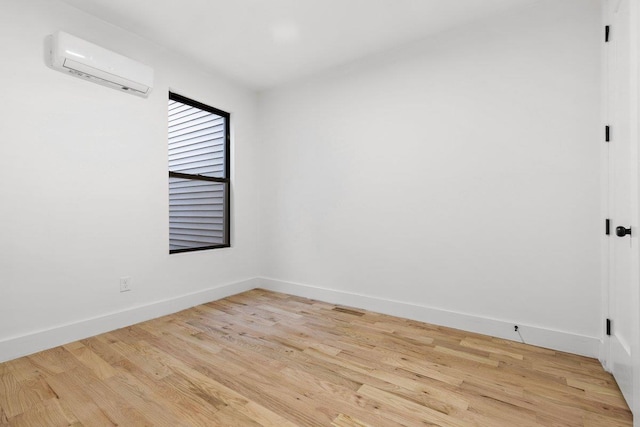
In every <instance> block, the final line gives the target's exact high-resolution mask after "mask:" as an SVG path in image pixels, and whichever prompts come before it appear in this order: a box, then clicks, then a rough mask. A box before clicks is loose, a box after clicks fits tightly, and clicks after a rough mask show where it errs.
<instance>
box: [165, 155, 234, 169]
mask: <svg viewBox="0 0 640 427" xmlns="http://www.w3.org/2000/svg"><path fill="white" fill-rule="evenodd" d="M199 162H204V164H205V165H206V164H210V165H214V166H217V165H221V164H223V162H224V159H223V156H220V155H216V154H214V153H203V154H193V155H185V156H182V157H179V158H174V159H169V166H170V167H172V166H181V165H191V164H195V163H199Z"/></svg>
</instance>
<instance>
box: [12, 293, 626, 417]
mask: <svg viewBox="0 0 640 427" xmlns="http://www.w3.org/2000/svg"><path fill="white" fill-rule="evenodd" d="M83 425H84V426H102V425H105V426H115V425H118V426H135V427H137V426H223V427H227V426H270V427H295V426H309V427H312V426H313V427H315V426H334V427H372V426H376V427H379V426H440V427H447V426H449V427H458V426H490V427H503V426H504V427H514V426H517V427H537V426H546V427H551V426H564V427H572V426H576V427H578V426H581V427H596V426H597V427H607V426H612V427H630V426H632V417H631V413H630V411H629V408H628V407H627V406H626V404H625V402H624V399H623V398H622V395H621V393H620V390H619V389H618V387H617V385H616V383H615V381H614V380H613V378H612V376H611V375H610V374H608V373H607V372H605V371H604V370H603V369H602V367H601V366H600V363H599V362H598V361H597V360H595V359H589V358H586V357H582V356H576V355H572V354H567V353H562V352H557V351H553V350H549V349H543V348H540V347H534V346H530V345H527V344H523V343H520V342H514V341H508V340H504V339H498V338H492V337H488V336H483V335H479V334H474V333H469V332H464V331H460V330H455V329H449V328H445V327H442V326H436V325H430V324H426V323H421V322H417V321H413V320H407V319H402V318H398V317H392V316H387V315H383V314H380V313H374V312H369V311H366V310H361V309H356V308H351V307H345V306H341V305H334V304H329V303H326V302H322V301H316V300H310V299H305V298H301V297H296V296H291V295H286V294H282V293H275V292H270V291H266V290H262V289H256V290H253V291H249V292H245V293H242V294H239V295H234V296H231V297H229V298H225V299H222V300H219V301H214V302H211V303H208V304H204V305H201V306H198V307H194V308H191V309H189V310H184V311H181V312H179V313H175V314H173V315H170V316H165V317H162V318H159V319H154V320H151V321H148V322H144V323H141V324H138V325H134V326H131V327H127V328H123V329H119V330H117V331H112V332H109V333H106V334H102V335H99V336H95V337H92V338H88V339H84V340H81V341H78V342H74V343H69V344H66V345H65V346H62V347H56V348H54V349H50V350H46V351H44V352H40V353H36V354H33V355H30V356H27V357H24V358H20V359H16V360H12V361H9V362H6V363H2V364H0V427H9V426H11V427H15V426H34V427H50V426H76V427H79V426H83Z"/></svg>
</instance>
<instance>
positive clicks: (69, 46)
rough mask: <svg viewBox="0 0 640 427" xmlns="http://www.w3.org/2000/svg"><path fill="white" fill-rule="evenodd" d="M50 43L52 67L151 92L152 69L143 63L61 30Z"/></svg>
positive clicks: (126, 88) (124, 88) (135, 91)
mask: <svg viewBox="0 0 640 427" xmlns="http://www.w3.org/2000/svg"><path fill="white" fill-rule="evenodd" d="M50 43H51V57H50V61H51V63H50V65H51V67H52V68H54V69H56V70H59V71H64V72H67V73H69V74H71V75H74V76H76V77H80V78H83V79H85V80H88V81H92V82H95V83H99V84H102V85H106V86H109V87H113V88H116V89H119V90H122V91H125V92H128V93H131V94H134V95H139V96H143V97H146V96H147V95H148V94H149V92H151V88H152V87H153V69H152V68H151V67H149V66H147V65H145V64H142V63H140V62H137V61H134V60H133V59H130V58H127V57H126V56H124V55H120V54H119V53H116V52H112V51H110V50H108V49H105V48H103V47H100V46H98V45H95V44H93V43H91V42H88V41H86V40H82V39H80V38H78V37H75V36H72V35H71V34H68V33H65V32H63V31H58V32H57V33H55V34H53V35H52V36H51V42H50Z"/></svg>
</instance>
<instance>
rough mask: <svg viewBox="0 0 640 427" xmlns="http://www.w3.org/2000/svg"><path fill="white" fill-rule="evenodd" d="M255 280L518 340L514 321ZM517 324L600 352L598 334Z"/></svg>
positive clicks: (535, 334) (549, 344)
mask: <svg viewBox="0 0 640 427" xmlns="http://www.w3.org/2000/svg"><path fill="white" fill-rule="evenodd" d="M258 281H259V286H260V287H261V288H263V289H267V290H271V291H276V292H283V293H287V294H290V295H296V296H300V297H305V298H312V299H317V300H320V301H324V302H329V303H332V304H341V305H346V306H351V307H357V308H362V309H366V310H371V311H375V312H378V313H383V314H389V315H392V316H398V317H404V318H408V319H413V320H418V321H421V322H426V323H432V324H435V325H441V326H447V327H450V328H455V329H461V330H464V331H470V332H476V333H480V334H484V335H490V336H493V337H498V338H505V339H508V340H513V341H520V337H519V336H518V333H517V332H515V331H514V328H513V326H514V322H508V321H504V320H498V319H491V318H487V317H479V316H473V315H469V314H464V313H457V312H453V311H447V310H442V309H438V308H433V307H427V306H424V305H418V304H412V303H408V302H403V301H395V300H389V299H382V298H376V297H371V296H367V295H361V294H355V293H350V292H343V291H338V290H334V289H326V288H319V287H315V286H309V285H303V284H299V283H291V282H284V281H281V280H275V279H269V278H260V279H258ZM518 327H519V330H520V333H521V334H522V337H523V338H524V340H525V342H526V343H527V344H532V345H536V346H539V347H545V348H549V349H552V350H558V351H564V352H568V353H573V354H579V355H582V356H587V357H594V358H597V357H598V356H599V355H600V354H599V352H600V339H599V338H596V337H588V336H584V335H578V334H573V333H571V332H564V331H556V330H553V329H546V328H540V327H537V326H532V325H525V324H521V323H518Z"/></svg>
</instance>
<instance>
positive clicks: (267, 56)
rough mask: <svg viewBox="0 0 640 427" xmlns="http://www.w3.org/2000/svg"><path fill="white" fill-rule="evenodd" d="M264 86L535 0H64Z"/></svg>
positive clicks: (244, 80) (252, 84)
mask: <svg viewBox="0 0 640 427" xmlns="http://www.w3.org/2000/svg"><path fill="white" fill-rule="evenodd" d="M63 1H64V2H66V3H68V4H70V5H72V6H74V7H76V8H78V9H81V10H83V11H85V12H87V13H89V14H91V15H94V16H97V17H98V18H101V19H103V20H105V21H108V22H110V23H112V24H114V25H117V26H119V27H121V28H124V29H126V30H128V31H130V32H133V33H137V34H138V35H140V36H142V37H144V38H146V39H148V40H151V41H153V42H155V43H157V44H160V45H162V46H165V47H168V48H170V49H171V50H174V51H177V52H179V53H181V54H183V55H185V56H186V57H188V58H191V59H193V60H195V61H197V62H198V63H199V64H201V65H203V66H205V67H208V68H210V69H212V70H215V71H217V72H221V73H223V74H225V75H227V76H229V77H231V78H233V79H235V80H237V81H239V82H241V83H243V84H245V85H247V86H249V87H251V88H254V89H258V90H259V89H265V88H269V87H273V86H276V85H278V84H281V83H284V82H286V81H289V80H292V79H295V78H299V77H301V76H304V75H308V74H312V73H315V72H318V71H320V70H323V69H327V68H330V67H333V66H336V65H340V64H343V63H346V62H349V61H352V60H355V59H358V58H361V57H364V56H366V55H369V54H373V53H376V52H381V51H385V50H389V49H393V48H394V47H396V46H400V45H402V44H405V43H408V42H411V41H415V40H419V39H421V38H424V37H427V36H428V35H430V34H434V33H437V32H440V31H443V30H446V29H448V28H451V27H454V26H457V25H462V24H464V23H467V22H470V21H474V20H477V19H481V18H484V17H487V16H491V15H496V14H500V13H505V12H507V11H508V10H510V9H514V8H518V7H522V6H524V5H528V4H532V3H534V2H536V1H538V0H63Z"/></svg>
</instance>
